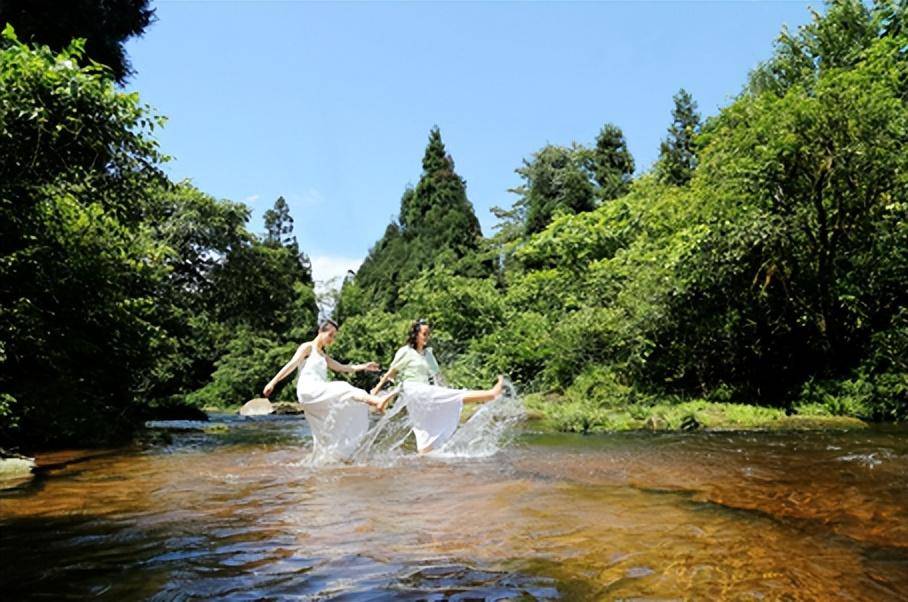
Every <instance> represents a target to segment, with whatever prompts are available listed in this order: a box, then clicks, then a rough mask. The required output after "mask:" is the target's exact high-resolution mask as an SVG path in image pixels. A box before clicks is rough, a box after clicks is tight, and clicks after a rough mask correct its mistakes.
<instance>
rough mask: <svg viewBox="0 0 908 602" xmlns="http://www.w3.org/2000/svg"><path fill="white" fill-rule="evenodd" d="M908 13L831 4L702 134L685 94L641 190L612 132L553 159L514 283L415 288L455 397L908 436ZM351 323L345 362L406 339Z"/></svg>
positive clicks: (518, 209) (569, 422)
mask: <svg viewBox="0 0 908 602" xmlns="http://www.w3.org/2000/svg"><path fill="white" fill-rule="evenodd" d="M905 7H906V5H905V3H904V2H888V1H882V2H878V3H876V4H875V5H873V6H872V7H868V6H866V5H864V4H862V3H861V2H859V1H856V0H855V1H851V0H842V1H839V2H833V3H831V4H829V6H828V7H827V11H826V13H825V14H822V15H821V14H815V18H814V21H813V22H812V23H811V24H809V25H807V26H806V27H804V28H802V29H801V30H799V31H798V32H795V33H790V32H783V34H782V35H781V37H780V39H779V41H778V43H777V45H776V52H775V54H774V56H773V58H772V59H771V60H769V61H768V62H766V63H765V64H763V65H761V66H759V67H758V68H757V69H756V70H755V71H754V72H753V73H752V74H751V77H750V80H749V82H748V85H747V86H746V88H745V90H744V91H743V92H742V93H741V94H740V95H739V96H738V98H736V99H735V100H734V101H733V102H732V103H731V104H730V105H729V106H727V107H725V108H724V109H722V110H721V111H720V113H719V114H718V115H717V116H715V117H714V118H712V119H710V120H708V121H707V122H706V123H701V121H700V117H699V115H698V114H697V111H696V104H695V103H694V101H693V99H692V98H691V96H690V95H689V94H688V93H687V92H685V91H683V90H682V91H681V92H680V93H679V94H678V95H676V96H675V98H674V101H675V108H674V110H673V111H672V125H671V126H670V128H669V133H668V137H667V138H666V140H665V141H664V142H663V144H662V148H661V154H660V160H659V161H658V162H657V164H656V165H655V166H654V169H653V170H652V173H647V174H642V175H641V176H640V177H639V178H638V179H637V180H636V181H634V182H632V183H628V182H627V180H628V179H629V173H630V170H629V169H628V166H632V165H633V161H632V159H631V158H630V156H629V155H627V154H626V147H624V145H623V144H621V142H620V130H618V133H619V135H615V134H614V131H615V129H617V128H615V129H612V128H614V126H606V128H604V129H603V132H602V133H601V134H600V136H599V139H598V140H597V144H596V147H595V148H594V149H589V148H586V147H584V146H581V145H577V144H575V145H573V146H572V147H558V146H552V145H550V146H546V147H545V148H543V149H542V150H540V151H539V152H537V153H535V154H534V155H533V156H532V158H531V159H530V160H529V161H526V162H525V164H524V165H523V166H522V167H521V168H519V169H518V170H517V171H518V173H519V174H520V175H521V176H523V178H524V181H525V185H524V186H523V187H521V188H520V189H518V190H516V191H515V192H517V193H518V194H519V195H520V197H519V199H518V201H517V202H516V203H515V205H514V207H512V208H511V209H497V208H496V209H495V212H496V215H498V216H499V218H500V219H501V225H500V231H499V233H498V235H496V237H494V238H493V239H491V241H489V243H490V244H492V245H497V246H498V250H499V251H500V252H501V253H502V256H503V261H501V262H499V265H500V266H503V267H502V268H501V269H500V271H499V273H497V274H493V275H489V276H485V277H482V278H476V277H473V276H471V275H469V274H463V273H458V272H457V271H456V270H454V269H450V267H449V266H447V265H436V266H434V267H432V268H430V269H424V270H423V271H422V272H421V273H420V274H419V276H416V277H410V278H408V279H406V280H402V279H400V278H398V279H397V280H396V281H395V286H396V289H395V290H396V297H397V299H399V300H400V301H399V303H398V304H397V306H396V307H395V309H396V310H397V314H396V315H397V316H400V318H401V320H404V317H409V318H412V317H417V316H424V317H429V318H430V319H432V320H433V321H434V323H435V333H436V338H435V345H436V348H437V350H440V351H441V353H440V355H441V356H442V357H444V358H445V359H446V360H447V361H448V363H449V370H450V374H449V376H450V377H451V379H452V380H454V381H455V382H458V383H460V384H464V385H478V384H482V383H484V382H487V381H488V380H489V379H490V378H491V377H492V375H493V373H495V372H498V371H503V372H506V373H508V374H509V375H510V376H511V377H512V378H513V379H514V380H515V381H516V382H517V383H519V384H520V385H522V386H523V387H524V388H525V390H535V391H539V392H550V393H551V392H554V393H556V395H555V396H554V397H550V401H548V402H543V403H542V405H541V407H542V408H543V411H544V412H546V413H547V414H549V415H550V416H553V417H556V419H557V420H556V421H557V423H558V424H559V425H560V426H561V427H562V428H567V429H572V430H589V429H595V428H597V427H601V426H602V425H603V424H604V421H605V419H604V418H602V416H604V412H606V411H607V410H608V409H609V408H617V407H621V408H634V407H639V408H646V407H649V406H650V405H653V404H656V403H663V402H664V401H665V400H667V399H676V400H679V401H681V400H684V399H701V398H702V399H707V400H711V401H714V402H726V401H737V402H744V403H758V404H762V405H770V406H776V407H780V408H783V409H785V410H786V411H788V412H798V411H808V410H809V411H810V412H813V413H816V412H827V413H836V414H850V415H857V416H861V417H864V418H870V419H904V418H906V417H908V359H906V358H908V355H906V354H905V352H904V351H905V345H906V341H908V331H906V322H908V317H906V316H908V238H906V235H908V226H906V218H908V152H906V150H905V149H906V143H908V30H906V8H905ZM610 141H611V142H610ZM616 141H618V142H616ZM597 157H608V160H607V161H603V160H601V159H600V163H599V164H598V165H597V163H596V158H597ZM605 165H608V166H611V167H612V171H611V172H610V175H608V176H605V177H604V176H603V175H602V174H603V166H605ZM620 186H624V187H625V188H621V187H620ZM628 186H629V188H628ZM625 190H627V193H626V194H624V192H625ZM611 191H616V193H613V192H611ZM398 265H399V264H397V263H395V262H394V261H393V260H389V261H388V262H387V263H386V264H384V266H383V267H382V269H383V270H388V272H392V271H394V270H395V269H396V268H397V266H398ZM368 277H369V278H370V279H371V280H372V281H377V280H379V278H378V277H377V274H376V271H375V270H372V271H370V273H369V276H368ZM359 280H360V276H359V275H357V277H356V278H355V279H354V280H353V282H352V283H349V284H348V285H347V287H346V288H345V290H344V292H343V294H342V296H341V303H342V304H344V303H347V300H348V299H352V298H354V297H355V295H356V294H358V290H357V288H358V285H359ZM354 305H355V304H352V303H351V304H348V305H347V307H348V308H349V307H352V306H354ZM343 317H344V318H346V319H347V323H349V324H353V325H356V326H357V328H356V329H355V333H354V332H349V333H344V331H343V329H342V336H341V344H342V345H343V346H345V347H347V348H349V349H360V350H366V349H369V350H372V351H376V352H379V353H382V354H383V357H389V354H390V350H392V349H393V347H394V346H395V345H396V344H400V341H401V340H402V336H403V335H402V330H400V329H398V331H397V332H393V329H392V328H391V326H392V324H391V321H390V320H389V319H388V318H383V319H379V318H380V316H379V315H378V312H376V311H375V310H369V311H362V312H356V311H350V312H348V313H347V314H346V315H344V316H343ZM361 321H378V322H381V323H383V324H386V326H385V327H383V328H381V329H375V330H371V331H370V330H368V329H363V328H360V327H359V325H360V324H361ZM350 330H351V331H353V330H354V329H353V328H351V329H350ZM348 334H349V335H350V336H347V335H348ZM383 337H388V338H383Z"/></svg>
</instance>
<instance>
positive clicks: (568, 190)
mask: <svg viewBox="0 0 908 602" xmlns="http://www.w3.org/2000/svg"><path fill="white" fill-rule="evenodd" d="M586 156H587V151H586V149H584V148H583V147H581V146H578V145H574V146H571V147H569V148H568V147H563V146H554V145H547V146H545V147H543V148H542V149H541V150H540V151H538V152H536V153H534V154H533V157H532V159H530V160H529V161H527V160H524V165H523V167H521V168H519V169H517V170H516V172H517V173H518V174H519V175H520V177H522V178H523V180H524V184H523V185H522V186H520V187H518V188H515V189H513V190H512V191H511V192H514V193H516V194H518V195H520V197H521V198H520V199H519V200H518V201H517V203H518V204H520V205H522V206H525V207H526V225H525V228H526V233H527V234H534V233H536V232H541V231H542V230H543V229H544V228H545V227H546V226H547V225H548V224H549V222H551V221H552V218H553V217H555V216H556V215H560V214H565V213H581V212H584V211H590V210H592V209H594V208H595V207H596V194H595V188H594V186H593V183H592V182H591V180H590V174H589V172H588V170H587V161H586Z"/></svg>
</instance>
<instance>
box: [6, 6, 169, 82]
mask: <svg viewBox="0 0 908 602" xmlns="http://www.w3.org/2000/svg"><path fill="white" fill-rule="evenodd" d="M148 5H149V0H105V1H104V2H97V1H96V0H67V1H66V2H57V1H55V0H3V2H0V27H3V25H4V24H9V25H12V26H13V27H14V28H15V30H16V32H17V34H18V35H19V39H21V40H22V41H23V42H28V43H31V44H39V45H46V46H49V47H50V48H51V50H54V51H56V52H59V51H61V50H63V49H65V48H68V47H69V44H70V42H72V40H73V39H75V38H81V39H84V40H85V47H84V53H83V54H82V55H80V57H79V60H83V59H84V60H85V61H89V60H91V61H96V62H98V63H101V64H102V65H107V66H108V67H110V69H111V71H112V72H113V76H114V78H115V79H116V80H117V81H118V82H119V83H121V84H122V83H123V82H125V81H126V79H127V78H128V77H129V76H130V75H131V74H132V73H133V70H132V66H131V65H130V63H129V58H128V57H127V56H126V51H125V50H124V49H123V46H124V44H125V43H126V41H127V40H129V39H130V38H132V37H135V36H141V35H142V32H144V31H145V28H147V27H148V26H149V25H150V24H151V23H153V22H154V20H155V14H154V13H155V9H153V8H149V7H148Z"/></svg>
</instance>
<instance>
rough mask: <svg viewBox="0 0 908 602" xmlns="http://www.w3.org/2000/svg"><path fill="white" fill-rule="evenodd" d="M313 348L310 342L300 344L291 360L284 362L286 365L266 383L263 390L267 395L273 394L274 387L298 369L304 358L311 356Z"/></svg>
mask: <svg viewBox="0 0 908 602" xmlns="http://www.w3.org/2000/svg"><path fill="white" fill-rule="evenodd" d="M311 350H312V345H311V344H310V343H303V344H302V345H300V346H299V348H297V350H296V353H294V354H293V357H292V358H290V361H289V362H287V363H286V364H284V367H283V368H281V369H280V371H279V372H278V373H277V374H275V375H274V378H272V379H271V381H270V382H269V383H268V384H267V385H265V388H264V390H263V391H262V393H263V394H264V395H265V397H270V396H271V394H272V393H273V392H274V387H276V386H277V383H279V382H281V381H282V380H284V379H285V378H287V376H289V375H290V373H291V372H293V371H294V370H296V368H297V366H299V365H300V364H301V363H302V362H303V360H304V359H306V358H307V357H308V356H309V353H310V352H311Z"/></svg>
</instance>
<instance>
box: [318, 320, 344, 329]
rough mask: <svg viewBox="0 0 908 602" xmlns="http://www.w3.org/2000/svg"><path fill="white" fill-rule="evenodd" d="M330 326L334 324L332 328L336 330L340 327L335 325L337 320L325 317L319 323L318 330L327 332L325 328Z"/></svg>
mask: <svg viewBox="0 0 908 602" xmlns="http://www.w3.org/2000/svg"><path fill="white" fill-rule="evenodd" d="M332 326H334V330H337V329H338V328H340V326H338V325H337V322H335V321H334V320H332V319H331V318H327V319H326V320H324V321H323V322H322V323H321V324H319V325H318V331H319V332H327V330H328V329H329V328H330V327H332Z"/></svg>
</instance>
